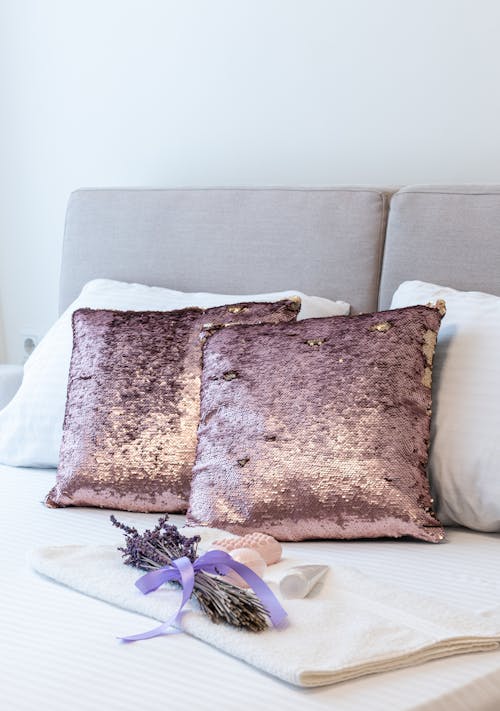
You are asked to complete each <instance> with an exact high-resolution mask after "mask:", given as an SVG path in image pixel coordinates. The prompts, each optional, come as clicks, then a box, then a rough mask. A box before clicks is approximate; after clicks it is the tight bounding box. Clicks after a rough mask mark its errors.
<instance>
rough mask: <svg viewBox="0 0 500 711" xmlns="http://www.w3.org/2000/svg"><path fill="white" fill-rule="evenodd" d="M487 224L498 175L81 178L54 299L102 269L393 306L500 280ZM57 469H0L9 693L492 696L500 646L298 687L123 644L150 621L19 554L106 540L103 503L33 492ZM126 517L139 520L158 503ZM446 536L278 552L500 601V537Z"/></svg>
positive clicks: (437, 703)
mask: <svg viewBox="0 0 500 711" xmlns="http://www.w3.org/2000/svg"><path fill="white" fill-rule="evenodd" d="M499 224H500V187H492V186H483V187H480V186H478V187H470V186H469V187H459V186H455V187H454V186H448V187H442V186H441V187H439V188H435V187H431V186H411V187H407V188H403V189H401V190H398V191H395V190H391V189H383V188H364V187H340V188H333V189H326V188H325V189H305V188H304V189H261V190H257V189H217V190H215V189H205V190H191V189H186V190H152V189H137V190H128V189H110V190H102V189H94V190H80V191H77V192H76V193H74V194H73V195H72V196H71V199H70V202H69V206H68V212H67V219H66V227H65V237H64V250H63V259H62V271H61V287H60V307H61V310H63V309H64V308H65V307H66V306H67V305H68V304H69V303H70V302H71V301H72V299H73V298H74V297H75V296H76V295H77V294H78V293H79V291H80V289H81V287H82V286H83V284H85V283H86V282H87V281H89V280H90V279H93V278H96V277H107V278H113V279H118V280H123V281H129V282H132V281H135V282H139V283H144V284H151V285H157V286H168V287H171V288H173V289H179V290H184V291H202V290H203V291H213V292H222V293H250V292H254V293H255V292H259V291H271V290H274V291H275V290H282V289H289V288H296V289H299V290H302V291H304V292H308V293H314V294H318V295H321V296H325V297H329V298H332V299H344V300H346V301H348V302H350V303H351V304H352V307H353V311H354V312H366V311H373V310H375V309H377V307H378V306H379V307H381V308H384V307H387V306H388V304H389V303H390V299H391V295H392V293H393V291H394V289H395V288H396V287H397V286H398V284H399V283H401V282H402V281H404V280H405V279H412V278H418V279H422V280H426V281H429V282H434V283H442V284H447V285H450V286H453V287H456V288H459V289H468V290H472V289H473V290H482V291H485V292H489V293H492V294H500V280H499V278H498V266H499V265H500V239H499V228H498V225H499ZM54 475H55V473H54V471H53V470H47V469H45V470H39V469H25V468H24V469H19V468H13V467H6V466H1V467H0V488H1V495H2V500H3V501H4V505H5V510H4V515H3V516H2V523H1V527H2V541H3V554H2V559H3V575H2V606H1V617H2V638H1V643H0V644H1V646H2V655H1V658H2V665H1V672H0V676H1V678H2V697H3V700H4V703H5V708H9V709H23V710H25V709H26V710H27V709H33V708H41V709H51V710H53V711H59V709H63V708H67V707H68V706H71V708H73V709H75V711H77V710H78V709H82V711H83V710H85V711H86V710H88V709H91V708H101V707H102V708H106V709H110V710H112V709H125V710H129V709H133V708H134V709H135V708H137V707H138V706H141V707H147V708H152V709H156V708H162V707H164V706H166V707H168V708H172V709H183V708H190V709H206V708H211V707H213V706H216V707H217V708H219V709H224V710H226V709H228V710H229V709H234V708H238V707H240V706H241V705H242V704H245V705H247V706H249V707H250V708H255V709H265V708H269V707H271V706H274V707H276V708H279V709H290V711H292V710H295V709H322V708H335V709H339V711H340V710H344V709H345V710H349V709H370V710H373V711H377V710H379V709H380V710H382V709H384V710H385V709H387V708H394V709H398V710H401V711H403V710H405V711H410V709H412V710H413V711H417V709H418V710H424V709H430V710H436V711H441V710H442V711H448V710H453V711H456V710H458V711H459V710H460V709H464V710H465V709H478V710H480V711H487V710H490V709H491V710H492V711H493V709H497V708H499V707H500V652H499V651H496V652H488V653H480V654H473V655H462V656H456V657H451V658H447V659H442V660H439V661H434V662H429V663H427V664H423V665H420V666H415V667H411V668H408V669H402V670H399V671H393V672H389V673H385V674H379V675H374V676H369V677H364V678H361V679H358V680H354V681H350V682H344V683H341V684H337V685H335V686H328V687H323V688H317V689H299V688H295V687H292V686H289V685H287V684H285V683H283V682H281V681H279V680H277V679H275V678H273V677H270V676H268V675H266V674H264V673H262V672H259V671H257V670H256V669H254V668H253V667H250V666H247V665H246V664H244V663H242V662H241V661H238V660H236V659H234V658H232V657H230V656H227V655H225V654H223V653H222V652H220V651H218V650H217V649H214V648H212V647H210V646H208V645H205V644H203V643H201V642H199V641H198V640H195V639H193V638H191V637H189V636H187V635H174V636H172V637H168V638H157V639H153V640H150V641H148V642H145V643H142V644H138V645H128V646H124V645H118V643H117V642H116V639H115V638H116V636H117V634H119V633H121V632H125V631H129V630H134V629H136V628H140V627H141V625H142V626H143V625H144V618H141V617H140V616H138V615H135V614H133V613H131V612H127V611H124V610H121V609H119V608H117V607H113V606H111V605H106V604H104V603H102V602H100V601H97V600H94V599H92V598H89V597H85V596H83V595H79V594H77V593H75V592H73V591H71V590H69V589H67V588H65V587H63V586H60V585H56V584H54V583H53V582H50V581H48V580H47V579H45V578H43V577H42V576H39V575H36V574H35V573H34V572H33V571H32V570H31V568H30V567H29V564H28V563H27V556H28V554H29V551H30V549H31V548H33V547H34V546H38V545H44V544H47V545H57V544H66V543H76V544H78V543H82V544H86V543H111V544H112V543H115V542H116V541H117V537H116V532H115V531H114V530H113V529H112V528H111V527H110V525H109V511H106V510H100V509H84V508H82V509H77V508H67V509H57V510H52V509H48V508H46V507H45V506H43V504H42V503H41V502H42V501H43V498H44V496H45V495H46V493H47V491H48V490H49V489H50V487H51V485H52V484H53V482H54ZM19 492H22V496H20V495H19ZM122 518H126V520H127V521H130V522H133V523H134V524H135V523H137V524H138V525H143V524H147V525H150V524H151V523H152V521H153V520H154V519H155V518H156V516H155V515H154V514H150V515H148V514H132V513H130V514H126V515H123V514H122ZM173 519H174V520H175V521H176V522H178V523H181V522H182V517H181V516H174V517H173ZM447 533H448V539H447V542H446V543H443V544H440V545H437V546H431V545H428V544H425V543H421V542H416V541H407V540H400V541H387V540H379V541H351V542H342V541H337V542H335V541H322V542H316V541H315V542H302V543H293V544H286V546H285V552H288V553H290V554H292V555H294V554H295V553H299V554H300V553H305V554H307V556H309V557H311V556H313V557H314V558H315V559H317V560H321V561H325V562H327V563H328V564H330V565H332V566H333V565H335V564H338V565H350V566H353V567H356V568H358V569H361V570H363V571H364V572H366V573H367V574H369V575H373V576H375V577H377V578H378V579H381V580H387V581H390V582H392V583H394V582H396V583H397V584H398V585H399V586H401V587H403V588H408V589H412V590H417V591H422V592H431V593H432V594H433V595H437V596H443V597H446V598H447V599H450V600H452V601H455V602H457V603H458V604H460V605H462V606H464V607H466V608H468V609H470V610H474V611H480V610H483V609H487V608H491V607H493V606H496V605H498V604H499V599H500V596H499V593H500V572H499V568H498V560H499V554H500V538H499V536H498V534H494V533H479V532H475V531H471V530H466V529H460V528H450V529H448V532H447Z"/></svg>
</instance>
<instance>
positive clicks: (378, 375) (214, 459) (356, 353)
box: [188, 306, 443, 541]
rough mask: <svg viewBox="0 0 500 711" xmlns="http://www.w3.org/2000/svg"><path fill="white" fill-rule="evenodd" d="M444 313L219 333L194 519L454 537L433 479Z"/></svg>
mask: <svg viewBox="0 0 500 711" xmlns="http://www.w3.org/2000/svg"><path fill="white" fill-rule="evenodd" d="M441 317H442V313H441V312H440V310H438V308H430V307H427V306H415V307H412V308H406V309H397V310H394V311H385V312H382V313H375V314H368V315H362V316H354V317H335V318H323V319H309V320H305V321H302V322H299V323H290V324H279V325H276V326H270V325H259V326H252V327H249V326H235V327H234V328H230V329H225V330H224V331H219V332H218V333H215V334H213V335H211V336H209V337H207V340H206V343H205V345H204V356H203V360H204V366H203V373H202V390H201V420H200V427H199V430H198V450H197V459H196V464H195V467H194V469H193V480H192V484H191V496H190V506H189V511H188V522H189V523H190V524H191V525H199V524H201V525H207V526H216V527H218V528H222V529H226V530H228V531H231V532H233V533H237V534H244V533H246V532H248V531H261V532H262V533H267V534H270V535H272V536H274V537H275V538H278V539H280V540H290V541H294V540H303V539H307V538H375V537H381V536H390V537H400V536H413V537H415V538H420V539H422V540H425V541H439V540H440V539H442V538H443V529H442V527H441V525H440V523H439V521H438V520H437V518H436V517H435V515H434V514H433V511H432V500H431V497H430V492H429V484H428V480H427V476H426V464H427V449H428V442H429V423H430V413H431V389H430V386H431V374H432V358H433V353H434V346H435V342H436V336H437V332H438V330H439V325H440V321H441Z"/></svg>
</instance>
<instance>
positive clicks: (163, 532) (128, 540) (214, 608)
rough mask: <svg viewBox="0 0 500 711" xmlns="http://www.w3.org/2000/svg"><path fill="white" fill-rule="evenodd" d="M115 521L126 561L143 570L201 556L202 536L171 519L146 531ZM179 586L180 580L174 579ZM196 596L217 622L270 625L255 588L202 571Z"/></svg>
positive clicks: (165, 518)
mask: <svg viewBox="0 0 500 711" xmlns="http://www.w3.org/2000/svg"><path fill="white" fill-rule="evenodd" d="M110 518H111V523H112V524H113V526H115V527H116V528H119V529H120V530H121V531H123V533H124V536H125V546H124V547H119V548H118V550H119V551H121V552H122V557H123V559H124V563H125V565H132V566H134V567H135V568H139V569H140V570H146V571H149V570H157V569H158V568H164V567H165V566H167V565H170V564H171V563H172V561H173V560H176V559H177V558H182V557H184V556H185V557H186V558H189V560H190V561H191V563H194V561H195V560H196V559H197V558H198V553H197V550H198V543H199V542H200V540H201V539H200V536H192V537H190V538H189V537H187V536H184V535H183V534H182V533H180V531H179V529H178V528H177V526H174V525H173V524H169V523H168V516H167V515H165V516H162V517H161V518H160V519H159V520H158V523H157V524H156V526H155V527H154V529H153V530H148V529H146V530H145V531H143V532H142V533H139V531H138V530H137V529H136V528H134V527H132V526H128V525H126V524H124V523H122V522H120V521H118V519H117V518H116V517H115V516H113V515H112V516H111V517H110ZM172 584H173V585H177V586H179V585H180V584H179V583H176V582H174V583H172ZM193 597H194V598H195V600H196V602H197V603H198V606H199V608H200V610H201V611H202V612H203V613H205V614H206V615H208V617H209V618H210V619H211V621H212V622H215V623H217V624H219V623H221V622H226V623H228V624H230V625H233V626H234V627H242V628H245V629H247V630H250V631H251V632H260V631H262V630H264V629H267V627H268V612H267V610H266V609H265V608H264V606H263V605H262V603H261V601H260V600H259V598H258V597H257V596H256V595H255V594H254V593H253V592H252V591H251V590H244V589H242V588H239V587H237V586H236V585H233V584H232V583H229V582H227V581H226V580H223V579H221V578H219V577H216V576H214V575H210V574H209V573H205V572H204V571H198V572H197V573H196V575H195V579H194V588H193Z"/></svg>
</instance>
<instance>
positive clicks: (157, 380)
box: [46, 299, 300, 512]
mask: <svg viewBox="0 0 500 711" xmlns="http://www.w3.org/2000/svg"><path fill="white" fill-rule="evenodd" d="M299 309H300V301H298V300H293V299H290V300H285V301H280V302H276V303H246V304H233V305H231V306H220V307H215V308H211V309H206V310H202V309H197V308H189V309H182V310H180V311H167V312H154V311H145V312H135V311H102V310H99V311H94V310H91V309H81V310H78V311H75V313H74V315H73V354H72V359H71V367H70V375H69V384H68V398H67V403H66V415H65V420H64V428H63V439H62V445H61V452H60V460H59V468H58V472H57V481H56V485H55V486H54V488H53V489H52V491H51V492H50V493H49V495H48V497H47V499H46V503H47V505H48V506H101V507H106V508H115V509H126V510H129V511H171V512H175V511H185V510H186V507H187V500H188V496H189V486H190V480H191V468H192V465H193V462H194V458H195V452H196V429H197V426H198V417H199V387H200V374H201V342H200V331H201V330H202V328H203V325H204V324H207V323H211V324H228V323H238V322H239V323H241V322H247V323H258V322H262V321H269V322H280V321H290V320H292V319H295V318H296V316H297V312H298V311H299Z"/></svg>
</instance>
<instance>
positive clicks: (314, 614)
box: [31, 546, 500, 686]
mask: <svg viewBox="0 0 500 711" xmlns="http://www.w3.org/2000/svg"><path fill="white" fill-rule="evenodd" d="M312 562H314V563H321V560H319V559H318V558H317V557H316V558H315V560H311V559H308V560H304V559H300V560H299V559H297V558H296V559H294V560H291V559H285V560H283V561H282V562H281V563H279V564H278V565H274V566H271V567H270V568H269V569H268V571H267V574H266V576H265V580H266V582H268V584H269V585H270V587H271V588H272V589H273V591H274V592H277V585H276V582H277V581H278V580H279V579H280V578H281V577H282V576H283V574H284V572H285V570H286V569H287V568H289V567H291V566H292V565H299V564H304V563H312ZM31 563H32V565H33V567H34V568H35V570H37V571H38V572H40V573H42V574H43V575H46V576H48V577H49V578H52V579H54V580H56V581H58V582H60V583H63V584H64V585H67V586H69V587H71V588H74V589H75V590H78V591H80V592H82V593H85V594H86V595H90V596H92V597H95V598H99V599H101V600H105V601H106V602H109V603H112V604H114V605H118V606H119V607H122V608H125V609H127V610H131V611H133V612H138V613H140V614H142V615H145V616H146V617H150V618H153V619H155V620H161V621H164V620H166V619H167V618H168V617H170V615H171V614H172V613H173V612H174V611H175V610H176V609H177V607H178V604H179V601H180V591H179V589H178V588H173V587H170V586H163V587H162V588H160V589H158V590H157V591H155V592H153V593H150V594H149V595H143V594H141V593H140V592H139V591H138V590H137V588H136V587H135V586H134V582H135V580H136V579H137V578H138V577H140V575H141V574H142V573H141V571H139V570H137V569H136V568H131V567H129V566H126V565H124V564H123V562H122V559H121V554H120V553H119V552H118V551H117V550H116V548H114V547H112V546H54V547H45V548H38V549H36V550H35V551H33V553H32V558H31ZM282 602H283V606H284V607H285V609H286V610H287V612H288V616H289V623H288V626H287V627H286V628H285V629H281V630H278V629H272V628H270V629H269V630H266V631H264V632H260V633H251V632H246V631H242V630H238V629H235V628H233V627H230V626H228V625H216V624H213V623H212V622H210V621H209V620H208V618H207V617H206V616H204V615H203V614H202V613H200V612H198V611H191V610H188V611H186V612H185V614H184V615H183V617H182V629H183V630H184V631H185V632H187V633H188V634H190V635H193V636H194V637H197V638H199V639H201V640H203V641H204V642H208V643H209V644H211V645H213V646H214V647H217V648H219V649H221V650H222V651H224V652H227V653H228V654H231V655H233V656H234V657H237V658H239V659H242V660H244V661H245V662H247V663H248V664H252V665H253V666H255V667H257V668H259V669H262V670H263V671H265V672H267V673H269V674H272V675H274V676H276V677H279V678H280V679H283V680H284V681H287V682H291V683H292V684H296V685H299V686H322V685H326V684H333V683H336V682H340V681H345V680H347V679H353V678H355V677H359V676H363V675H365V674H373V673H375V672H383V671H389V670H392V669H398V668H401V667H407V666H410V665H413V664H419V663H421V662H426V661H428V660H431V659H436V658H438V657H447V656H450V655H452V654H462V653H468V652H478V651H488V650H493V649H497V648H498V647H499V644H500V609H495V610H493V611H488V612H486V613H483V614H471V613H470V612H467V611H464V610H461V609H459V608H457V607H453V606H451V605H448V604H447V603H446V602H445V601H443V600H440V599H436V598H432V597H426V596H423V595H420V594H416V593H411V592H408V591H406V590H401V589H399V588H397V587H393V586H388V585H387V584H385V583H382V582H379V581H377V580H375V579H374V578H370V577H367V576H366V575H363V574H362V573H361V572H359V571H357V570H354V569H351V568H345V567H340V566H338V567H337V566H335V567H333V568H331V570H330V571H329V572H328V573H327V575H326V576H325V578H324V580H323V583H321V584H320V585H318V586H317V588H316V589H315V590H314V591H313V593H312V595H311V596H310V597H308V598H306V599H304V600H285V601H282ZM152 626H153V625H150V624H149V623H148V622H147V621H146V620H145V621H144V624H143V625H141V624H139V625H137V624H132V623H131V628H130V629H117V630H116V635H117V636H124V635H129V634H135V633H138V632H143V631H146V630H148V629H150V627H152ZM117 644H118V642H117ZM136 644H148V642H147V641H143V642H137V643H136ZM165 644H166V645H168V644H169V639H168V637H167V638H165Z"/></svg>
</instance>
